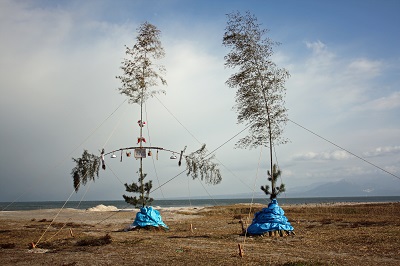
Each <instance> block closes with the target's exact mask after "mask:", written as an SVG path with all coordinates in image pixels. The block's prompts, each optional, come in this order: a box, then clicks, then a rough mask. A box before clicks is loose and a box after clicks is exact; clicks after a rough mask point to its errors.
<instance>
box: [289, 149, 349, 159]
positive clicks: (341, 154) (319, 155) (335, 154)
mask: <svg viewBox="0 0 400 266" xmlns="http://www.w3.org/2000/svg"><path fill="white" fill-rule="evenodd" d="M351 157H353V156H352V155H351V154H349V153H348V152H346V151H343V150H334V151H323V152H312V151H310V152H305V153H299V154H296V155H294V156H293V159H294V160H335V161H336V160H346V159H349V158H351Z"/></svg>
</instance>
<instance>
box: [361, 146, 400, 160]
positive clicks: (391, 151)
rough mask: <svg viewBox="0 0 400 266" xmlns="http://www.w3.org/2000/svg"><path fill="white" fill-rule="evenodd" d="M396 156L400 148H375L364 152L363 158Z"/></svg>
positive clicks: (399, 152)
mask: <svg viewBox="0 0 400 266" xmlns="http://www.w3.org/2000/svg"><path fill="white" fill-rule="evenodd" d="M396 154H400V146H385V147H377V148H375V149H373V150H370V151H366V152H364V153H363V156H364V157H377V156H386V155H396Z"/></svg>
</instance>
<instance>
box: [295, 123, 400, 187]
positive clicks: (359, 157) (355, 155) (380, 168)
mask: <svg viewBox="0 0 400 266" xmlns="http://www.w3.org/2000/svg"><path fill="white" fill-rule="evenodd" d="M288 120H289V121H290V122H292V123H293V124H295V125H296V126H298V127H301V128H302V129H304V130H306V131H308V132H310V133H311V134H313V135H315V136H317V137H319V138H320V139H323V140H325V141H326V142H329V143H330V144H332V145H333V146H336V147H338V148H339V149H341V150H344V151H345V152H347V153H349V154H351V155H353V156H354V157H356V158H358V159H360V160H362V161H364V162H366V163H368V164H370V165H372V166H374V167H376V168H378V169H379V170H382V171H383V172H385V173H387V174H389V175H391V176H394V177H396V178H397V179H400V177H399V176H397V175H395V174H393V173H391V172H389V171H387V170H385V169H383V168H382V167H379V166H378V165H376V164H374V163H371V162H370V161H367V160H366V159H364V158H362V157H361V156H358V155H357V154H355V153H353V152H351V151H349V150H347V149H345V148H343V147H341V146H339V145H337V144H335V143H334V142H332V141H330V140H328V139H326V138H324V137H322V136H320V135H318V134H317V133H315V132H313V131H311V130H310V129H308V128H306V127H303V126H302V125H300V124H298V123H296V122H294V121H293V120H290V119H288Z"/></svg>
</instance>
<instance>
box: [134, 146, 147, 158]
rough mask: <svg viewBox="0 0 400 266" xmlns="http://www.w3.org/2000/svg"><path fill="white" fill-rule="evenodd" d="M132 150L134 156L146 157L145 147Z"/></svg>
mask: <svg viewBox="0 0 400 266" xmlns="http://www.w3.org/2000/svg"><path fill="white" fill-rule="evenodd" d="M134 151H135V152H134V157H135V158H136V159H138V158H146V149H144V148H136V149H135V150H134Z"/></svg>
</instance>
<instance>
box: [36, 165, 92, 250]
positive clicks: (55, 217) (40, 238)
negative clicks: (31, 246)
mask: <svg viewBox="0 0 400 266" xmlns="http://www.w3.org/2000/svg"><path fill="white" fill-rule="evenodd" d="M86 175H87V172H86V173H85V176H86ZM80 183H81V180H80V181H79V184H80ZM74 192H75V189H73V190H72V192H71V194H70V195H69V197H68V199H67V200H66V201H65V202H64V204H63V206H62V207H61V208H60V210H59V211H58V212H57V214H56V215H55V216H54V218H53V219H52V220H51V222H50V224H49V225H48V226H47V228H46V230H45V231H44V232H43V234H42V235H41V236H40V237H39V240H38V241H37V242H36V244H35V245H37V244H39V242H40V240H42V238H43V236H44V235H45V234H46V232H47V231H48V230H49V228H50V226H51V225H52V224H53V223H54V221H55V220H56V219H57V217H58V215H60V213H61V211H62V210H63V209H64V207H65V205H66V204H67V202H68V201H69V199H70V198H71V197H72V195H73V194H74Z"/></svg>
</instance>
